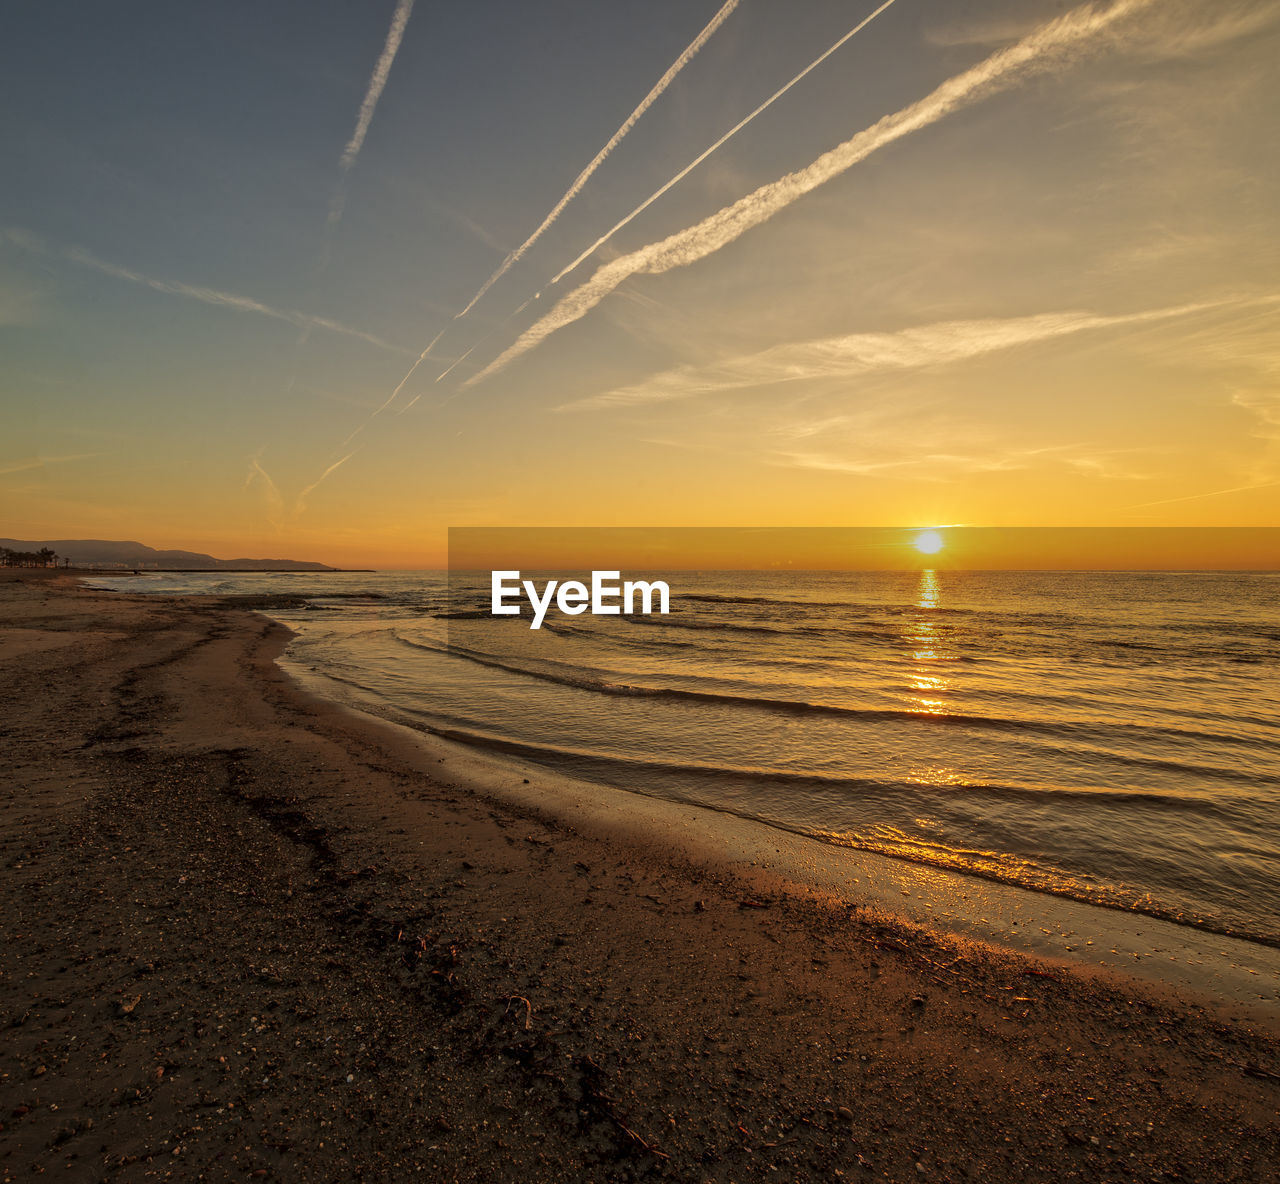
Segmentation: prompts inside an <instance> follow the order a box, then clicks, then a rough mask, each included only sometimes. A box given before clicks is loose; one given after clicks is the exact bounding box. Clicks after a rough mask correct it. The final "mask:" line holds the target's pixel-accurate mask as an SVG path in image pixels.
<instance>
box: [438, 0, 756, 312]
mask: <svg viewBox="0 0 1280 1184" xmlns="http://www.w3.org/2000/svg"><path fill="white" fill-rule="evenodd" d="M737 7H738V0H727V2H726V3H725V4H723V5H722V6H721V8H720V11H719V12H717V13H716V14H715V16H713V17H712V18H711V21H710V23H709V24H708V25H707V26H706V28H704V29H703V30H702V32H701V33H699V34H698V35H697V37H695V38H694V39H693V41H691V42H690V43H689V45H688V46H687V47H686V49H685V51H684V52H683V53H682V54H681V55H680V56H679V57H678V58H676V60H675V61H674V62H673V63H672V64H671V66H670V67H669V68H668V69H667V72H666V73H665V74H663V76H662V77H661V78H659V79H658V81H657V82H655V83H654V85H653V88H652V89H651V90H650V91H649V93H648V94H647V95H645V97H644V98H643V99H642V100H641V101H640V105H639V106H638V107H637V108H636V109H635V110H634V111H632V112H631V114H630V115H628V116H627V118H626V120H625V121H624V122H623V124H622V126H621V127H620V128H618V130H617V131H616V132H614V133H613V135H612V136H610V137H609V140H608V142H607V143H606V144H605V146H604V147H603V148H601V149H600V151H599V152H597V153H596V154H595V156H594V157H593V158H592V159H591V163H590V164H588V165H587V167H586V168H584V169H583V170H582V172H580V173H579V174H578V175H577V177H575V178H574V181H573V184H572V185H570V186H569V188H568V189H567V190H565V193H564V196H563V197H561V198H560V200H559V201H558V202H556V204H555V205H554V206H552V207H551V212H550V213H549V214H547V216H546V217H545V218H543V220H542V222H541V224H540V225H539V226H538V228H537V230H535V231H534V232H533V233H532V234H531V235H530V236H529V237H528V238H527V239H525V240H524V242H523V243H521V244H520V246H518V247H517V248H516V249H515V250H514V251H511V252H510V253H509V254H508V255H507V257H506V258H505V259H504V260H503V261H502V264H501V265H500V266H499V268H498V270H497V271H495V272H494V273H493V274H492V275H491V276H490V277H489V278H488V279H487V280H485V282H484V283H483V284H482V285H481V287H480V291H478V292H477V293H476V294H475V295H474V296H473V297H472V298H471V301H470V302H469V303H468V304H467V306H466V308H464V309H463V310H462V311H461V312H460V313H458V317H464V316H466V315H467V313H469V312H470V311H471V310H472V309H473V308H474V307H475V306H476V305H477V304H478V303H479V302H480V300H481V299H483V297H484V294H485V293H486V292H488V290H489V289H490V288H492V287H493V285H494V284H495V283H497V282H498V280H500V279H501V278H502V277H503V276H504V275H505V274H506V273H507V272H508V271H509V270H510V269H511V268H512V267H513V266H514V265H515V264H516V263H517V262H519V260H520V259H521V258H523V256H524V254H525V252H526V251H528V249H529V248H530V247H531V246H533V244H534V243H536V242H537V241H538V239H540V238H541V237H542V236H543V234H544V233H546V231H547V229H548V228H549V227H550V226H551V224H552V223H553V222H554V221H555V220H556V219H557V218H558V217H560V214H561V212H562V211H563V210H564V208H565V206H567V205H568V204H569V203H570V202H571V201H572V200H573V199H574V198H575V197H577V196H578V194H579V193H580V192H582V187H583V186H584V185H585V184H586V183H587V181H588V180H589V179H590V177H591V174H592V173H594V172H595V171H596V169H598V168H599V167H600V166H601V165H602V164H603V163H604V162H605V159H606V158H607V157H608V156H609V154H610V153H611V152H612V151H613V150H614V149H615V148H616V147H617V146H618V145H619V144H620V143H621V142H622V140H623V138H624V137H625V136H626V134H627V133H628V132H629V131H630V130H631V129H632V128H633V127H635V125H636V123H637V122H638V121H639V119H640V117H641V116H642V115H643V114H644V113H645V112H646V111H648V110H649V108H650V107H652V106H653V104H654V103H655V102H656V101H657V100H658V98H659V97H660V96H661V95H662V92H663V91H665V90H666V89H667V87H669V86H670V85H671V83H672V81H673V80H674V79H675V76H676V75H677V74H679V73H680V71H681V70H683V69H684V68H685V66H687V65H688V64H689V63H690V62H691V61H693V59H694V57H695V56H696V55H697V53H698V51H699V50H700V49H701V48H702V47H703V46H704V45H706V43H707V42H708V41H709V40H710V39H711V36H712V34H713V33H715V31H716V30H717V29H718V28H719V27H720V26H721V25H722V24H724V22H725V21H726V20H728V19H729V16H730V14H731V13H732V12H733V10H734V9H735V8H737ZM458 317H455V318H454V319H455V320H456V319H458Z"/></svg>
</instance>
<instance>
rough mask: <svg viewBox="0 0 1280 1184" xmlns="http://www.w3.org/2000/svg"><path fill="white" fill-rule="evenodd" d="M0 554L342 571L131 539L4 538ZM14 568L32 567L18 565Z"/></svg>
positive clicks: (110, 564)
mask: <svg viewBox="0 0 1280 1184" xmlns="http://www.w3.org/2000/svg"><path fill="white" fill-rule="evenodd" d="M0 554H4V555H9V554H13V555H16V556H24V557H30V558H32V559H35V558H37V557H39V558H44V556H45V555H46V554H47V555H48V556H50V557H51V561H49V562H44V563H40V564H38V565H36V566H44V567H57V568H64V569H65V568H75V569H76V570H77V571H83V570H85V569H86V568H91V569H95V570H97V569H101V570H104V571H115V572H121V571H139V572H141V571H276V572H280V571H312V572H316V571H320V572H329V571H342V570H364V569H343V568H337V567H331V566H330V565H329V564H327V563H317V562H316V561H315V560H311V559H274V558H273V559H246V558H238V559H216V558H214V556H212V555H206V554H204V553H203V552H202V551H183V550H176V549H165V550H157V549H156V548H154V547H148V546H147V545H146V544H145V543H139V542H135V541H133V540H132V539H128V540H115V539H40V540H35V541H32V540H23V539H2V538H0ZM14 566H32V564H16V565H14Z"/></svg>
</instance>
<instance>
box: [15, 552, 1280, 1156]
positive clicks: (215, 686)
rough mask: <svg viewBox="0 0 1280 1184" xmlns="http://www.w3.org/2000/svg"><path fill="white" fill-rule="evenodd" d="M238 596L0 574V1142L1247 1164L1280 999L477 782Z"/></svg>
mask: <svg viewBox="0 0 1280 1184" xmlns="http://www.w3.org/2000/svg"><path fill="white" fill-rule="evenodd" d="M251 607H252V606H251V605H245V604H243V603H241V604H226V603H221V602H217V601H213V600H209V599H196V598H192V599H188V600H172V601H171V600H161V599H157V598H143V597H130V596H122V595H114V594H108V593H93V592H88V591H85V590H82V589H79V588H77V587H75V586H74V584H73V583H72V582H71V581H70V580H69V578H68V577H66V576H65V575H61V574H55V573H43V572H27V573H21V572H20V573H14V572H3V573H0V622H3V628H2V630H0V710H2V711H3V719H4V721H5V723H4V732H5V736H6V744H5V754H6V761H5V763H6V766H7V769H6V774H7V775H6V777H5V778H4V782H3V791H2V792H0V813H2V815H3V827H2V828H0V846H2V848H3V850H2V851H0V866H2V867H3V895H2V897H0V901H2V902H3V903H2V907H3V910H4V934H5V941H4V943H3V946H2V947H0V975H2V977H0V994H2V996H3V998H2V1000H0V1025H2V1027H0V1030H2V1031H3V1033H4V1039H3V1042H2V1043H0V1091H2V1096H0V1126H2V1129H0V1172H2V1173H3V1178H4V1179H5V1180H6V1181H7V1180H10V1179H13V1180H17V1179H20V1178H26V1177H27V1176H29V1175H30V1174H31V1173H32V1172H33V1171H47V1172H51V1173H54V1174H55V1175H57V1176H58V1177H59V1178H61V1179H65V1180H81V1179H83V1180H103V1179H106V1180H135V1179H136V1180H142V1179H158V1178H173V1179H180V1180H195V1179H210V1180H223V1179H227V1180H230V1179H236V1180H240V1179H255V1178H257V1179H261V1178H270V1179H282V1180H309V1181H326V1180H334V1181H337V1180H350V1179H356V1178H359V1179H369V1180H377V1179H388V1180H390V1179H397V1180H399V1179H402V1178H404V1177H406V1176H409V1175H412V1174H414V1173H418V1172H420V1173H421V1174H422V1175H423V1176H424V1178H428V1179H432V1180H442V1181H448V1180H477V1181H481V1180H483V1181H493V1180H502V1181H505V1180H513V1181H514V1180H520V1181H543V1180H545V1181H562V1180H576V1179H582V1180H594V1181H615V1180H616V1181H624V1180H642V1179H653V1180H680V1181H684V1180H690V1181H702V1180H715V1181H747V1180H808V1179H815V1180H817V1179H821V1180H837V1179H846V1180H873V1179H874V1180H884V1179H889V1180H902V1181H905V1180H963V1179H1001V1180H1016V1181H1038V1180H1043V1181H1051V1180H1052V1181H1056V1180H1073V1179H1074V1180H1084V1181H1092V1180H1117V1181H1120V1180H1124V1181H1131V1180H1178V1179H1181V1180H1187V1181H1217V1180H1257V1181H1263V1180H1270V1179H1274V1170H1275V1164H1276V1163H1277V1162H1280V1120H1277V1113H1278V1112H1280V1036H1278V1034H1277V1032H1276V1030H1275V1028H1274V1026H1272V1025H1270V1024H1268V1023H1267V1022H1265V1021H1264V1020H1261V1019H1259V1018H1258V1017H1257V1016H1256V1015H1253V1014H1251V1013H1246V1012H1245V1011H1243V1010H1241V1009H1240V1008H1238V1007H1235V1006H1234V1005H1230V1004H1226V1003H1223V1004H1215V1003H1213V1002H1211V1001H1209V1000H1207V999H1200V998H1197V997H1194V996H1192V995H1191V994H1190V993H1189V992H1185V991H1182V992H1179V991H1174V990H1171V989H1163V990H1162V989H1160V988H1158V987H1156V986H1153V985H1151V984H1149V983H1141V982H1138V981H1136V980H1128V979H1124V978H1121V977H1118V976H1113V975H1108V974H1105V973H1103V972H1099V971H1097V970H1093V971H1086V970H1085V969H1083V968H1081V969H1078V970H1077V969H1072V968H1071V967H1069V966H1067V965H1065V964H1062V963H1059V962H1045V961H1037V960H1035V959H1034V958H1032V957H1028V956H1027V955H1026V954H1022V953H1014V952H1012V951H1001V950H999V949H996V948H992V947H988V946H984V945H982V944H980V943H977V942H971V941H964V940H962V939H961V938H959V937H957V936H955V935H949V934H947V933H945V932H943V931H940V930H936V931H935V930H931V929H929V928H927V927H923V926H921V925H919V924H912V923H908V922H905V921H903V922H898V921H895V920H893V919H892V918H890V917H887V916H885V915H883V914H880V913H875V912H872V911H870V910H868V909H865V908H860V907H857V905H856V902H855V903H854V905H853V907H850V902H849V901H847V900H837V899H835V898H825V897H823V896H821V895H820V894H817V893H803V892H800V891H792V890H789V889H788V887H787V885H786V884H784V883H783V882H782V881H780V880H774V881H771V880H770V879H769V878H768V877H765V876H762V875H761V874H760V872H759V869H750V868H747V867H736V866H734V865H733V864H729V863H721V862H716V861H712V860H707V859H701V858H694V857H693V856H692V855H689V856H688V857H685V856H683V855H682V854H681V852H680V850H679V848H678V847H674V846H668V847H664V848H663V849H662V850H658V849H657V848H655V847H653V846H651V845H646V844H644V843H637V842H633V841H627V840H625V838H624V837H622V836H621V835H619V834H618V833H614V832H611V831H610V829H609V827H608V826H606V825H595V824H592V825H587V824H585V823H584V824H578V823H576V822H571V821H567V820H566V819H565V818H564V817H563V816H553V815H550V814H547V813H544V812H543V811H540V810H539V809H537V808H536V807H535V806H534V805H533V804H531V803H526V804H524V805H519V804H513V803H511V802H510V801H506V800H501V799H498V798H496V797H492V796H486V795H484V794H482V793H478V792H476V790H475V789H474V788H471V787H470V786H472V785H473V782H472V781H471V780H469V779H466V778H464V777H463V775H462V773H461V772H459V773H457V774H455V772H454V768H453V762H452V758H450V757H448V756H442V755H432V754H430V753H429V751H428V750H427V749H425V748H424V747H422V746H420V745H415V744H413V743H410V742H408V741H406V740H405V738H404V737H403V735H401V734H400V733H398V732H397V731H396V730H394V729H391V728H388V727H385V726H383V725H381V724H380V723H378V722H377V721H374V720H370V719H368V718H367V717H359V716H355V715H352V714H350V713H347V712H344V711H342V710H340V709H337V708H335V707H333V706H331V705H329V704H327V703H326V702H324V701H322V700H319V699H317V698H314V697H312V696H309V695H307V694H305V693H304V692H303V691H301V690H300V689H299V688H298V687H297V685H296V684H294V683H293V682H292V681H291V680H290V679H289V678H287V677H286V676H285V675H284V674H283V673H282V672H281V671H280V670H279V668H278V667H277V666H276V665H275V663H274V661H273V659H274V657H275V656H276V655H278V654H279V653H280V652H281V650H282V649H283V646H284V645H285V643H286V642H287V638H288V634H287V631H286V630H285V629H283V628H282V627H281V626H279V625H276V624H273V623H271V622H270V621H268V620H266V619H265V618H263V617H261V616H259V615H257V614H255V613H253V612H252V611H251Z"/></svg>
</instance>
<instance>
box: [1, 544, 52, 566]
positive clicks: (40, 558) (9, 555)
mask: <svg viewBox="0 0 1280 1184" xmlns="http://www.w3.org/2000/svg"><path fill="white" fill-rule="evenodd" d="M0 566H3V567H57V566H58V553H57V552H56V551H54V550H53V549H52V548H51V547H41V548H40V550H38V551H13V550H10V549H9V548H8V547H0Z"/></svg>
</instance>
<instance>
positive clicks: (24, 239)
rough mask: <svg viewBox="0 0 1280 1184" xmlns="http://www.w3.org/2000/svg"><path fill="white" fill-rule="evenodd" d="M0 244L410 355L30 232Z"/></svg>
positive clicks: (3, 236) (5, 237) (11, 232)
mask: <svg viewBox="0 0 1280 1184" xmlns="http://www.w3.org/2000/svg"><path fill="white" fill-rule="evenodd" d="M0 241H4V242H8V243H11V244H13V245H14V246H16V247H19V248H21V249H22V250H25V251H29V252H31V253H32V254H37V255H43V256H45V257H48V258H56V259H64V260H66V261H67V262H68V263H74V264H76V265H77V266H79V267H86V268H88V269H90V270H91V271H97V272H100V273H101V274H103V275H109V276H111V277H112V278H113V279H118V280H126V281H127V282H129V283H131V284H139V285H141V286H142V287H144V288H150V289H151V290H152V291H154V292H164V293H166V294H168V295H171V296H181V297H183V298H184V299H187V300H198V301H200V303H202V304H209V305H213V306H214V307H216V308H229V309H233V310H235V311H236V312H246V313H254V314H256V315H257V316H263V317H270V318H271V319H272V320H276V321H284V322H286V323H287V324H290V325H296V326H297V327H298V328H300V329H321V330H324V331H325V332H327V333H341V334H343V335H345V336H347V337H355V338H358V339H359V340H361V341H367V342H368V343H369V344H370V345H376V346H378V347H379V348H380V349H387V350H392V351H394V352H395V353H405V352H407V351H405V350H404V349H402V348H401V347H400V346H398V345H392V344H391V342H389V341H384V340H383V339H382V338H381V337H375V336H374V335H373V334H372V333H366V332H364V330H362V329H353V328H352V327H351V326H350V325H344V324H342V323H340V322H339V321H333V320H330V319H329V318H328V317H317V316H312V315H311V314H310V313H305V312H298V311H296V310H293V309H284V308H273V307H272V306H271V305H269V304H263V303H262V301H260V300H254V299H253V298H252V297H250V296H237V295H235V294H234V293H231V292H220V291H219V290H218V289H216V288H206V287H201V286H199V285H196V284H184V283H181V282H179V281H178V280H161V279H156V278H155V277H154V276H149V275H144V274H143V273H142V272H140V271H134V270H133V269H132V268H128V267H122V266H120V265H119V264H118V263H110V262H108V261H107V260H105V259H100V258H98V256H97V255H95V254H93V253H92V252H91V251H86V250H84V249H83V248H82V247H74V246H64V247H55V246H52V245H51V244H49V243H47V242H45V240H44V239H42V238H41V237H40V236H38V235H35V234H32V233H30V232H29V231H25V230H20V229H17V228H13V227H9V228H6V229H4V230H0Z"/></svg>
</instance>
